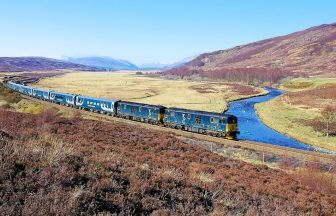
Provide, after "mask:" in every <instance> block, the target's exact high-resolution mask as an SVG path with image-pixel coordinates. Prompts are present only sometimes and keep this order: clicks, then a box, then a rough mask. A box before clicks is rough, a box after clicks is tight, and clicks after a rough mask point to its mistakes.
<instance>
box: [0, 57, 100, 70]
mask: <svg viewBox="0 0 336 216" xmlns="http://www.w3.org/2000/svg"><path fill="white" fill-rule="evenodd" d="M63 69H69V70H80V71H95V70H97V68H95V67H91V66H85V65H81V64H74V63H70V62H65V61H61V60H57V59H51V58H44V57H0V71H1V72H22V71H44V70H49V71H50V70H63Z"/></svg>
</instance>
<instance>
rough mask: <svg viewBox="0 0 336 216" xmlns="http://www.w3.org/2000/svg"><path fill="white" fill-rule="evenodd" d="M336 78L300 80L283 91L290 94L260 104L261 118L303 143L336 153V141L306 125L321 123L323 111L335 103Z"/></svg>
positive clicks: (259, 112) (286, 86)
mask: <svg viewBox="0 0 336 216" xmlns="http://www.w3.org/2000/svg"><path fill="white" fill-rule="evenodd" d="M335 86H336V78H297V79H293V80H291V81H289V82H286V83H283V84H282V85H281V86H280V88H281V89H283V90H286V91H288V93H286V94H284V95H282V96H280V97H278V98H276V99H274V100H271V101H268V102H265V103H261V104H257V105H256V109H257V111H258V115H259V117H260V118H261V119H262V120H263V121H264V122H265V123H266V124H267V125H268V126H270V127H271V128H274V129H275V130H277V131H279V132H281V133H283V134H286V135H288V136H290V137H293V138H295V139H297V140H299V141H301V142H304V143H308V144H311V145H314V146H318V147H322V148H326V149H329V150H333V151H336V137H334V136H330V137H326V136H325V135H324V134H323V132H322V131H317V130H316V128H314V127H312V125H310V124H308V123H307V122H309V121H313V120H314V119H315V120H316V119H317V120H320V121H321V110H322V108H323V107H324V106H325V105H330V104H334V103H335V99H334V95H335V93H334V89H335Z"/></svg>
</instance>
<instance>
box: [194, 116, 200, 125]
mask: <svg viewBox="0 0 336 216" xmlns="http://www.w3.org/2000/svg"><path fill="white" fill-rule="evenodd" d="M195 123H196V124H201V116H196V117H195Z"/></svg>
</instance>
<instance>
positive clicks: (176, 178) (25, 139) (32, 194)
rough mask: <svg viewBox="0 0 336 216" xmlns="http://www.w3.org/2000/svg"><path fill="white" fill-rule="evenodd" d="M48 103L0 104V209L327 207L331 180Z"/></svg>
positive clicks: (204, 211) (191, 211) (289, 211)
mask: <svg viewBox="0 0 336 216" xmlns="http://www.w3.org/2000/svg"><path fill="white" fill-rule="evenodd" d="M55 112H56V111H52V110H47V111H46V112H44V113H42V114H40V115H31V114H20V113H14V112H10V111H4V110H0V120H1V122H2V124H1V126H0V148H1V149H2V150H1V152H0V158H1V166H0V188H1V192H0V210H1V212H2V214H4V215H21V214H22V215H31V214H36V213H38V214H39V215H49V214H58V215H69V214H71V215H72V214H73V215H80V214H83V213H85V214H98V213H105V214H106V213H111V214H113V213H117V214H122V215H129V214H135V215H142V214H143V215H149V214H154V215H169V212H170V214H172V215H182V214H183V215H219V214H221V215H222V214H230V215H231V214H232V215H242V214H248V215H270V214H276V215H283V214H286V215H303V214H310V213H314V214H317V215H332V214H334V213H335V208H334V207H335V205H336V203H335V202H336V199H335V194H334V189H333V188H328V189H323V191H322V192H321V191H320V189H321V187H316V188H315V189H316V190H315V189H313V188H310V187H307V186H304V185H302V184H301V183H300V182H299V181H297V180H295V178H294V177H293V176H291V175H290V174H287V173H285V172H284V171H280V170H275V169H274V170H273V169H270V168H268V167H266V166H262V165H251V164H247V163H245V162H241V161H237V160H234V159H230V158H226V157H222V156H219V155H217V154H214V153H211V152H210V151H207V150H205V149H203V148H201V147H197V146H195V145H192V144H188V143H185V142H183V141H182V140H180V139H178V138H177V137H176V136H175V135H174V134H172V133H168V132H158V131H151V130H143V129H141V128H139V127H136V126H132V125H128V124H127V125H126V124H121V123H118V124H114V123H107V122H98V121H92V120H82V119H81V117H80V116H74V118H73V119H65V118H59V117H56V114H55ZM18 121H20V122H21V123H20V124H19V125H18V124H17V122H18ZM323 193H326V194H323Z"/></svg>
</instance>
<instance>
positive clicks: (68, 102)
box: [49, 91, 76, 106]
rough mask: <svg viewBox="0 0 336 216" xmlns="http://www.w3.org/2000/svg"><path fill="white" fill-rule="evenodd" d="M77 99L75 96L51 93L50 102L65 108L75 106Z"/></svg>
mask: <svg viewBox="0 0 336 216" xmlns="http://www.w3.org/2000/svg"><path fill="white" fill-rule="evenodd" d="M75 98H76V95H73V94H67V93H61V92H54V91H51V92H50V98H49V100H50V101H51V102H54V103H58V104H61V105H65V106H75Z"/></svg>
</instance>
